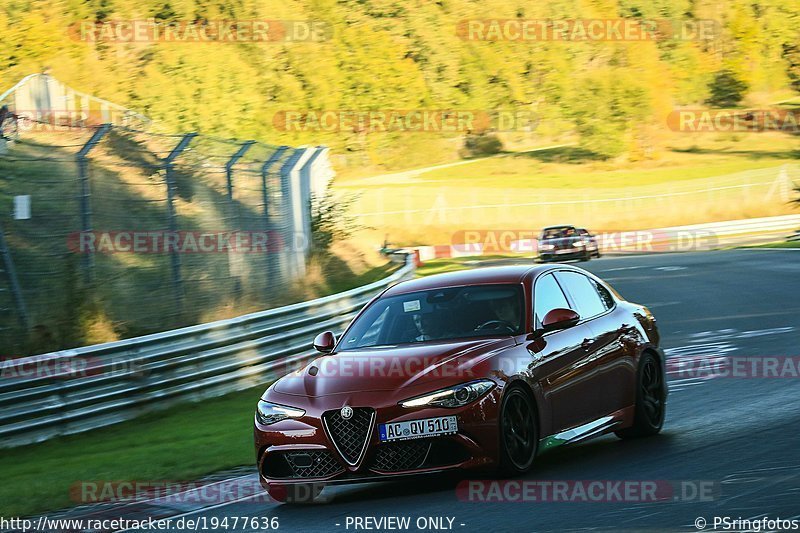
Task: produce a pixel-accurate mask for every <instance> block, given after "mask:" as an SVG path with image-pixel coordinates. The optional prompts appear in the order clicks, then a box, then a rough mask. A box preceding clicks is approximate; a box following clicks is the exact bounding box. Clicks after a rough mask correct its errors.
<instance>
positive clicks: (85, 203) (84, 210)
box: [75, 124, 111, 284]
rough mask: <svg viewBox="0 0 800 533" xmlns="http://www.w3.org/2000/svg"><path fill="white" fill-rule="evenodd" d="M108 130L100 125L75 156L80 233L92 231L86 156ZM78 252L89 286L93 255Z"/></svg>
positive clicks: (108, 128) (84, 279) (90, 194)
mask: <svg viewBox="0 0 800 533" xmlns="http://www.w3.org/2000/svg"><path fill="white" fill-rule="evenodd" d="M110 129H111V124H102V125H101V126H100V127H99V128H97V129H96V130H95V132H94V133H93V134H92V137H91V138H90V139H89V140H88V141H87V142H86V144H84V145H83V147H82V148H81V149H80V150H79V151H78V153H77V154H76V155H75V159H76V161H77V164H78V182H79V184H80V194H79V198H80V202H81V231H82V232H84V233H88V232H90V231H92V190H91V184H90V183H89V159H88V155H89V152H91V151H92V149H93V148H94V147H95V146H97V143H99V142H100V140H101V139H102V138H103V137H104V136H105V135H106V133H108V131H109V130H110ZM78 252H79V253H83V259H82V260H81V262H82V264H83V281H84V282H85V283H86V284H89V283H91V282H92V278H93V270H94V255H92V254H91V253H89V252H88V251H87V250H79V251H78Z"/></svg>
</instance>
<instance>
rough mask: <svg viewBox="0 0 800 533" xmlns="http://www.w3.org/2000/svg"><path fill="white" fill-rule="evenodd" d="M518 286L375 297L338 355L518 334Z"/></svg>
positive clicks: (522, 319)
mask: <svg viewBox="0 0 800 533" xmlns="http://www.w3.org/2000/svg"><path fill="white" fill-rule="evenodd" d="M522 310H523V296H522V287H521V286H520V285H471V286H465V287H449V288H444V289H432V290H428V291H418V292H412V293H408V294H401V295H397V296H390V297H387V298H381V299H379V300H377V301H375V302H373V304H372V305H370V306H369V308H367V310H366V311H364V313H362V314H361V316H359V317H358V319H357V320H356V321H355V322H354V323H353V325H352V327H351V328H350V329H349V330H348V332H347V335H346V336H345V338H344V339H342V342H341V343H340V344H339V347H338V350H339V351H347V350H354V349H357V348H365V347H371V346H393V345H398V344H413V343H422V342H428V341H442V340H450V339H463V338H471V337H486V336H507V335H520V334H522V333H523V329H524V327H525V315H524V313H523V312H522Z"/></svg>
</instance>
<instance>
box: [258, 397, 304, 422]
mask: <svg viewBox="0 0 800 533" xmlns="http://www.w3.org/2000/svg"><path fill="white" fill-rule="evenodd" d="M304 414H306V412H305V411H303V410H302V409H296V408H294V407H286V406H285V405H278V404H276V403H270V402H265V401H264V400H259V401H258V407H257V408H256V420H258V423H259V424H261V425H262V426H268V425H269V424H274V423H275V422H280V421H281V420H286V419H287V418H300V417H301V416H303V415H304Z"/></svg>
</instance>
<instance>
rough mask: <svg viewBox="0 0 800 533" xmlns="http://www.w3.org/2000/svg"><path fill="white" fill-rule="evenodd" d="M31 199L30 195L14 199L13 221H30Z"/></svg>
mask: <svg viewBox="0 0 800 533" xmlns="http://www.w3.org/2000/svg"><path fill="white" fill-rule="evenodd" d="M30 218H31V197H30V195H27V194H26V195H24V196H15V197H14V220H30Z"/></svg>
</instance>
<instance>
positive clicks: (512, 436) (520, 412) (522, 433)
mask: <svg viewBox="0 0 800 533" xmlns="http://www.w3.org/2000/svg"><path fill="white" fill-rule="evenodd" d="M498 429H499V431H500V435H499V437H500V466H499V468H498V473H499V474H500V475H501V476H503V477H513V476H518V475H520V474H524V473H526V472H528V471H529V470H530V469H531V468H532V467H533V462H534V459H536V452H537V451H538V447H539V428H538V427H537V426H536V414H535V408H534V403H533V400H532V399H531V397H530V395H529V394H528V393H527V392H526V391H525V390H523V389H522V388H521V387H518V386H517V387H512V388H510V389H509V390H508V391H507V392H506V393H505V395H504V396H503V402H502V404H501V406H500V417H499V421H498Z"/></svg>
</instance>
